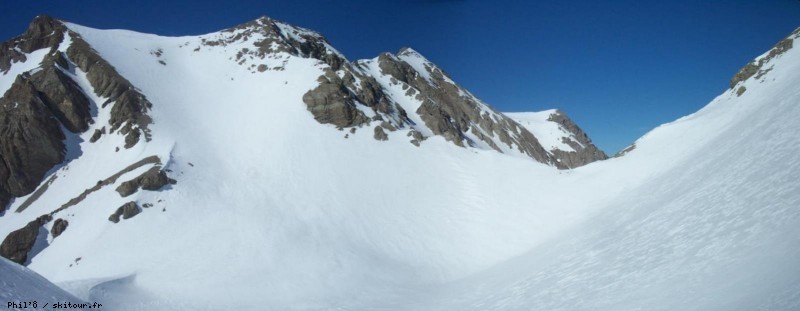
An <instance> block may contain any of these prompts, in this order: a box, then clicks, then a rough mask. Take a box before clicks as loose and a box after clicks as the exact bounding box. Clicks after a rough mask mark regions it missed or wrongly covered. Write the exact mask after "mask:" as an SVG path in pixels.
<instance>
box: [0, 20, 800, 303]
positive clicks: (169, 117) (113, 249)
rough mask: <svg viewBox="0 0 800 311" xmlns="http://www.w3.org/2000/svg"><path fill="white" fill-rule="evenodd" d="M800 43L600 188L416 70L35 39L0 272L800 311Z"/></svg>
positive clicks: (368, 297) (26, 57)
mask: <svg viewBox="0 0 800 311" xmlns="http://www.w3.org/2000/svg"><path fill="white" fill-rule="evenodd" d="M798 36H800V32H798V31H796V32H795V33H793V34H792V35H791V36H790V37H788V38H787V39H786V40H784V41H782V42H781V43H780V44H779V45H777V46H776V47H775V48H773V49H772V50H770V51H769V52H767V53H765V54H764V55H762V56H760V57H759V58H757V59H756V60H755V61H754V62H753V63H751V64H750V65H748V66H747V67H745V69H743V70H742V72H740V73H739V74H737V75H736V77H735V78H734V81H735V82H732V86H731V89H729V90H727V91H725V92H724V93H723V94H722V95H720V96H719V97H718V98H716V99H715V100H714V101H713V102H712V103H710V104H709V105H708V106H706V107H705V108H703V109H702V110H700V111H698V112H697V113H695V114H693V115H690V116H687V117H684V118H681V119H679V120H677V121H675V122H672V123H669V124H665V125H662V126H661V127H658V128H656V129H655V130H653V131H651V132H650V133H648V134H647V135H645V136H644V137H642V138H641V139H639V140H638V141H637V142H636V143H635V148H630V149H631V150H630V151H629V152H628V153H627V154H625V156H622V157H617V158H613V159H608V160H605V161H599V162H596V163H591V164H590V165H585V164H587V163H590V162H594V161H596V160H600V159H605V158H606V157H605V154H603V153H602V152H601V151H599V150H597V148H596V147H594V146H593V145H592V144H591V141H590V140H589V139H588V137H587V136H586V134H585V133H583V132H582V131H581V130H580V128H579V127H578V126H577V125H575V124H574V123H573V122H572V121H569V119H568V118H567V117H566V116H565V115H564V114H563V113H561V112H559V111H555V110H553V111H547V112H543V113H521V114H509V115H507V114H503V113H500V112H498V111H496V110H494V109H493V108H491V107H490V106H488V105H487V104H486V103H484V102H482V101H480V100H479V99H477V98H476V97H475V96H473V95H472V94H471V93H469V92H468V91H467V90H465V89H463V88H462V87H460V86H459V85H458V84H456V83H455V82H454V81H453V80H452V79H451V78H450V77H449V76H448V75H447V74H446V73H445V72H444V71H443V70H442V69H441V68H438V67H437V66H436V65H434V64H433V63H431V62H430V61H428V60H427V59H425V58H424V57H423V56H421V55H420V54H419V53H418V52H416V51H414V50H412V49H408V48H406V49H403V50H401V51H400V52H398V53H397V54H388V53H387V54H382V55H380V56H378V57H377V58H374V59H371V60H360V61H355V62H350V61H348V60H347V59H346V58H345V57H344V56H343V55H342V54H341V53H339V52H338V51H336V50H335V49H334V48H333V47H332V46H331V45H330V44H329V43H328V42H327V41H326V40H325V39H324V38H323V37H322V36H321V35H320V34H318V33H315V32H313V31H310V30H306V29H303V28H299V27H295V26H291V25H288V24H285V23H282V22H278V21H275V20H272V19H269V18H260V19H258V20H255V21H252V22H249V23H246V24H243V25H240V26H237V27H234V28H231V29H227V30H223V31H220V32H216V33H211V34H206V35H201V36H186V37H162V36H157V35H150V34H141V33H136V32H131V31H125V30H97V29H91V28H87V27H83V26H80V25H76V24H72V23H66V22H61V21H58V20H54V19H51V18H48V17H43V16H42V17H38V18H36V19H35V20H34V21H33V23H32V24H31V26H30V27H29V29H28V31H27V32H26V33H25V34H23V35H22V36H20V37H18V38H15V39H12V40H11V41H9V42H6V43H3V44H2V46H0V72H2V76H0V93H2V94H3V97H2V98H0V159H2V161H0V163H2V164H3V165H0V204H2V205H3V206H5V207H6V208H5V209H4V214H3V215H2V217H0V237H6V238H5V239H4V240H3V243H2V245H1V247H0V253H2V255H3V256H4V257H8V258H10V259H12V260H15V261H17V262H18V263H22V264H26V265H27V267H28V268H30V269H32V270H33V271H36V272H37V273H39V274H41V275H42V276H44V277H46V278H47V279H48V280H50V281H52V282H54V283H56V284H58V285H59V286H61V287H62V288H64V289H66V290H67V291H69V292H70V293H72V294H73V295H75V296H77V297H78V298H80V299H83V300H86V301H89V302H93V301H98V302H101V303H103V304H104V306H107V307H110V308H113V309H114V310H118V309H119V310H125V309H128V310H143V309H147V310H153V309H160V310H172V309H193V310H195V309H196V310H204V309H207V310H220V309H226V310H227V309H242V310H265V309H266V310H292V309H295V310H296V309H302V310H331V309H337V310H365V309H369V310H530V309H537V310H636V309H648V310H677V309H681V310H718V309H721V310H758V309H759V308H762V309H766V310H791V309H792V308H797V307H798V306H800V297H798V296H797V295H796V293H797V292H800V291H798V289H800V264H798V263H799V262H800V261H798V260H796V259H797V258H800V234H799V233H800V229H798V228H800V212H797V211H796V208H795V207H796V206H797V205H798V203H800V191H798V190H800V189H799V188H800V184H799V183H797V182H796V181H795V179H796V178H795V176H797V175H798V173H800V160H798V158H797V156H796V154H798V152H800V143H799V141H798V140H797V139H796V136H797V135H796V133H798V129H799V128H800V123H798V122H797V121H796V120H797V118H798V117H800V107H798V106H797V105H796V103H797V102H798V100H800V90H798V88H797V87H796V86H797V85H798V81H800V52H798V50H797V49H792V45H793V42H794V40H795V39H796V38H797V37H798ZM579 166H580V167H579ZM576 167H577V168H576ZM559 168H575V169H571V170H560V169H559ZM4 271H5V270H4ZM25 294H26V293H24V292H19V291H17V292H15V293H14V295H16V296H15V297H23V296H25Z"/></svg>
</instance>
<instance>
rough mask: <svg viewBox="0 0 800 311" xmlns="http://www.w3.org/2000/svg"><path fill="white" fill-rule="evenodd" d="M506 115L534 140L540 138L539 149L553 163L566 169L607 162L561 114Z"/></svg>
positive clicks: (606, 157) (570, 120) (548, 111)
mask: <svg viewBox="0 0 800 311" xmlns="http://www.w3.org/2000/svg"><path fill="white" fill-rule="evenodd" d="M505 115H506V116H508V117H509V118H511V119H513V120H515V121H516V122H517V123H519V124H520V125H522V126H523V127H525V128H526V129H528V130H529V131H530V132H531V133H533V134H534V135H535V136H536V137H542V138H543V140H542V146H544V147H545V149H546V150H547V152H548V153H549V154H550V155H551V156H552V157H553V158H555V159H556V161H558V162H559V163H561V164H562V165H563V166H565V167H567V168H576V167H580V166H583V165H586V164H589V163H592V162H594V161H600V160H605V159H608V156H607V155H606V154H605V152H603V151H602V150H600V149H597V147H596V146H595V145H594V144H592V140H591V139H589V136H588V135H586V133H585V132H584V131H583V130H582V129H581V128H580V127H578V125H577V124H575V122H573V121H572V119H570V118H569V117H568V116H567V115H566V114H565V113H564V112H562V111H560V110H556V109H554V110H547V111H542V112H506V113H505ZM544 139H547V140H544Z"/></svg>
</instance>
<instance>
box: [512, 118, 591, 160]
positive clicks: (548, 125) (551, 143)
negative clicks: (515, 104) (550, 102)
mask: <svg viewBox="0 0 800 311" xmlns="http://www.w3.org/2000/svg"><path fill="white" fill-rule="evenodd" d="M556 113H558V111H557V110H555V109H550V110H545V111H540V112H504V113H503V114H504V115H506V116H508V117H509V118H511V119H512V120H514V121H517V123H519V124H520V125H522V126H523V127H524V128H525V129H527V130H528V131H530V132H531V134H533V136H536V138H537V139H538V140H539V143H540V144H541V145H542V147H544V149H545V150H548V151H552V150H562V151H567V152H569V151H576V150H575V149H574V148H572V147H571V146H570V145H567V144H566V143H564V141H563V140H562V139H563V138H567V139H569V140H571V141H574V142H576V143H578V144H580V143H579V142H578V141H577V140H575V139H573V136H574V135H573V134H572V133H570V132H569V131H567V130H566V129H564V128H562V127H561V125H560V124H558V123H556V122H552V121H548V120H547V119H548V118H549V117H550V116H551V115H553V114H556Z"/></svg>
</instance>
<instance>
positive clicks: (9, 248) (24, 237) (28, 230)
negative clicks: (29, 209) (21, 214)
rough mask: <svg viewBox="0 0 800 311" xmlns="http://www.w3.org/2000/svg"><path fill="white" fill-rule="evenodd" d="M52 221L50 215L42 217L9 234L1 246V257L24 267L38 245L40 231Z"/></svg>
mask: <svg viewBox="0 0 800 311" xmlns="http://www.w3.org/2000/svg"><path fill="white" fill-rule="evenodd" d="M52 219H53V218H52V217H50V215H42V216H40V217H39V218H36V219H35V220H33V221H31V222H29V223H28V224H27V225H25V227H22V228H20V229H17V230H15V231H13V232H11V233H9V234H8V236H6V238H5V239H3V243H2V244H0V256H3V257H5V258H6V259H8V260H11V261H13V262H16V263H18V264H21V265H24V264H25V262H27V261H28V253H30V251H31V249H33V246H34V244H35V243H36V237H37V236H39V230H41V229H42V226H44V225H45V224H46V223H48V222H50V220H52Z"/></svg>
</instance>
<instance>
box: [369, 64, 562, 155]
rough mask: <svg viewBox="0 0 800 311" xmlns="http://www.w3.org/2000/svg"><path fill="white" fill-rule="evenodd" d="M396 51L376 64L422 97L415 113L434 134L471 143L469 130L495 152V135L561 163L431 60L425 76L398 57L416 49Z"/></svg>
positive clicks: (459, 143) (458, 142)
mask: <svg viewBox="0 0 800 311" xmlns="http://www.w3.org/2000/svg"><path fill="white" fill-rule="evenodd" d="M397 55H398V56H394V55H391V54H388V53H385V54H383V55H381V56H380V57H378V66H379V67H380V70H381V72H382V73H383V74H386V75H389V76H391V77H392V78H394V79H395V80H396V81H397V82H398V83H401V84H404V85H405V86H407V87H408V94H416V98H417V99H419V100H421V101H422V105H420V107H419V109H417V111H416V113H417V114H419V116H420V118H421V119H422V121H423V122H425V125H426V126H427V127H428V128H430V129H431V131H433V133H434V134H436V135H441V136H443V137H444V138H445V139H446V140H448V141H451V142H453V144H455V145H457V146H462V147H463V146H467V145H470V146H472V145H474V144H475V142H474V141H472V140H471V139H470V138H469V137H467V135H466V134H467V133H470V134H472V135H474V137H476V138H477V139H479V140H480V141H482V142H484V143H486V144H487V145H489V146H490V147H492V148H493V149H495V150H497V151H498V152H503V151H502V150H501V149H500V147H499V146H498V144H497V142H496V140H495V138H496V139H497V140H499V142H500V143H503V144H505V145H507V146H508V147H509V148H512V149H516V150H518V151H519V152H522V153H523V154H526V155H528V156H530V157H531V158H533V159H535V160H536V161H539V162H542V163H548V164H551V165H555V166H557V167H561V164H560V163H559V162H557V161H556V160H555V159H554V158H552V157H550V155H549V154H548V153H547V151H546V150H544V148H543V147H542V146H541V144H539V141H538V140H537V139H536V137H534V136H533V134H531V133H530V132H529V131H528V130H527V129H525V128H524V127H522V126H520V125H519V124H517V123H516V122H515V121H513V120H511V119H509V118H507V117H506V116H504V115H502V114H500V113H499V112H497V111H495V110H493V109H492V108H491V107H489V106H486V105H483V104H481V103H480V102H479V100H478V99H477V98H475V97H474V96H472V95H471V94H470V93H469V92H467V91H466V90H465V89H463V88H462V87H461V86H459V85H458V84H456V83H455V82H453V80H452V79H451V78H450V77H449V76H448V75H447V73H445V72H444V71H443V70H441V69H440V68H438V67H436V66H435V65H433V64H426V65H425V69H424V70H426V71H427V72H426V74H427V76H429V77H430V80H428V79H426V78H425V77H423V74H422V73H419V72H417V71H416V70H415V69H414V68H413V67H412V66H411V65H409V64H408V63H407V62H405V61H404V60H403V59H402V58H401V56H406V57H412V58H421V59H424V58H423V57H422V56H421V55H419V54H418V53H417V52H416V51H414V50H411V49H402V50H400V52H398V54H397Z"/></svg>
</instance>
